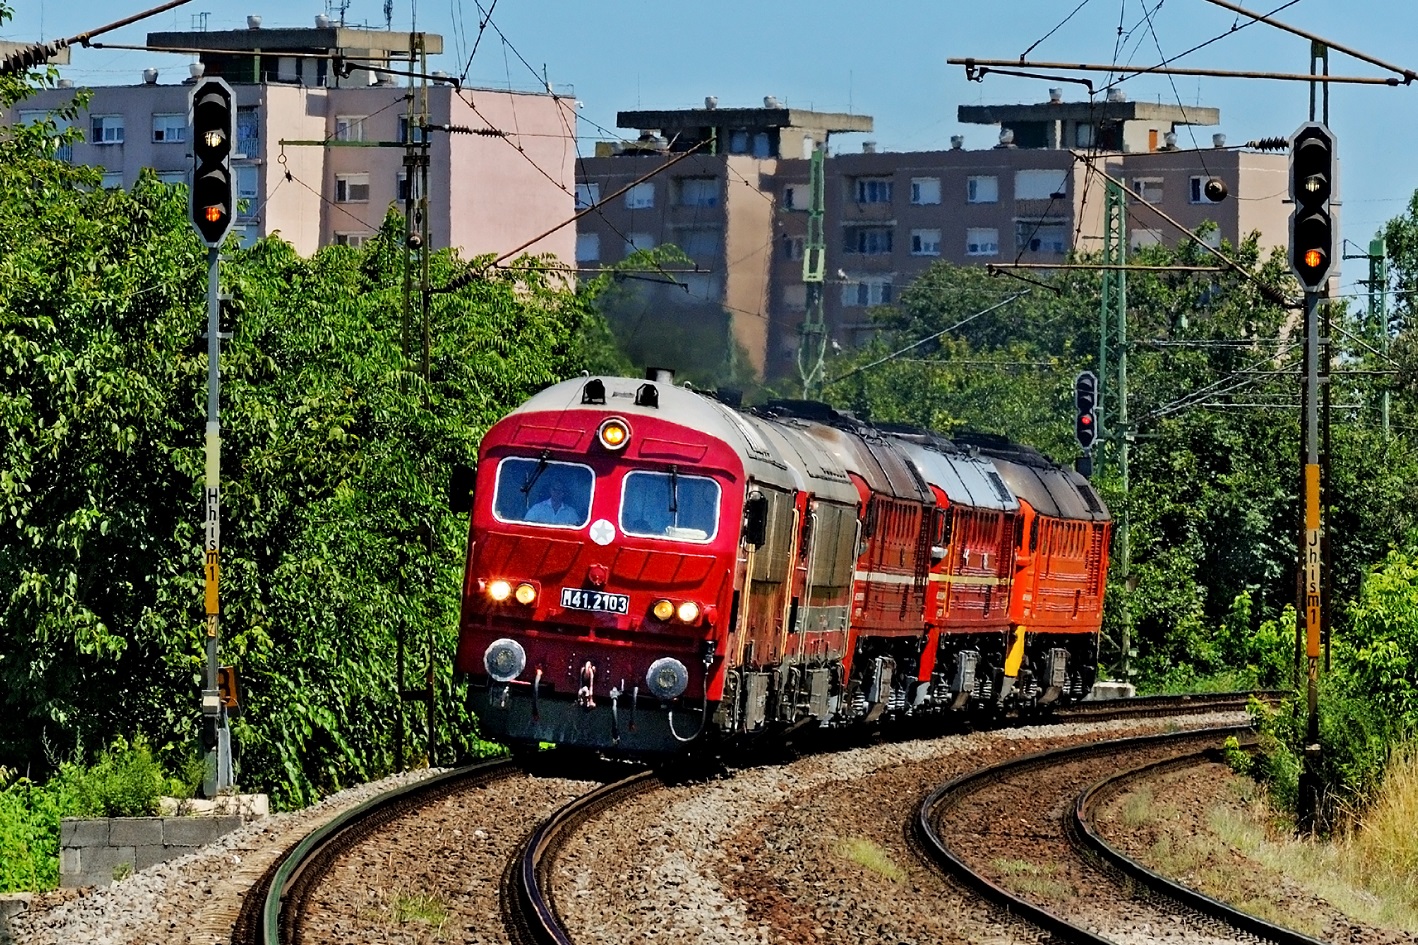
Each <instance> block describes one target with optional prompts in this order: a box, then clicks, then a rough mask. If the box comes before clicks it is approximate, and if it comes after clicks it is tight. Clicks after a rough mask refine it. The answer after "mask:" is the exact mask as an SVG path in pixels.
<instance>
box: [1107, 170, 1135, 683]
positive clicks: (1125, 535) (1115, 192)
mask: <svg viewBox="0 0 1418 945" xmlns="http://www.w3.org/2000/svg"><path fill="white" fill-rule="evenodd" d="M1103 199H1104V204H1103V264H1104V265H1105V266H1107V267H1109V268H1107V269H1104V270H1103V304H1102V310H1101V312H1100V314H1099V322H1098V384H1099V396H1098V435H1099V436H1100V437H1101V438H1102V439H1103V440H1104V442H1111V443H1112V444H1113V446H1114V455H1115V456H1116V457H1117V462H1118V477H1119V479H1120V480H1121V485H1122V490H1123V502H1122V507H1121V508H1120V509H1119V510H1118V565H1119V567H1120V569H1121V570H1122V574H1123V599H1122V608H1121V611H1122V613H1121V616H1122V625H1123V626H1122V632H1121V635H1120V639H1119V643H1118V655H1119V666H1120V667H1121V671H1122V677H1123V681H1124V682H1127V681H1128V679H1129V678H1130V677H1131V676H1132V653H1133V650H1132V607H1131V602H1130V600H1129V596H1130V595H1131V593H1132V535H1131V530H1130V528H1129V524H1130V523H1129V513H1128V459H1129V456H1128V451H1129V447H1130V443H1131V437H1132V431H1131V430H1130V429H1129V427H1128V322H1127V309H1128V273H1127V256H1128V248H1127V197H1126V195H1125V194H1124V193H1123V188H1122V187H1121V186H1120V185H1119V184H1118V183H1117V182H1115V181H1113V180H1111V179H1110V180H1108V182H1107V185H1106V187H1105V189H1104V198H1103ZM1109 348H1112V349H1113V351H1114V352H1115V354H1116V371H1117V380H1116V383H1115V392H1114V394H1113V402H1114V405H1115V406H1114V411H1113V415H1112V417H1111V418H1110V417H1109V416H1108V412H1107V409H1106V404H1107V402H1108V397H1107V394H1108V350H1109Z"/></svg>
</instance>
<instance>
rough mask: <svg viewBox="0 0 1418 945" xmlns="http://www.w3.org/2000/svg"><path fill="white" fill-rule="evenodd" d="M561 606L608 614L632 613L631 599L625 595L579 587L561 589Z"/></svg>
mask: <svg viewBox="0 0 1418 945" xmlns="http://www.w3.org/2000/svg"><path fill="white" fill-rule="evenodd" d="M561 606H563V607H565V608H567V609H568V610H596V611H600V612H602V613H607V614H628V613H630V598H629V597H628V596H627V595H625V594H607V593H605V592H604V591H583V590H581V589H580V588H577V587H563V588H562V589H561Z"/></svg>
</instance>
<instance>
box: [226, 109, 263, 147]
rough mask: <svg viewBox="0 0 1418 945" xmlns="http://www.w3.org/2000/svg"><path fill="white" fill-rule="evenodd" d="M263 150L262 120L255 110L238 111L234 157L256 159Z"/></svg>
mask: <svg viewBox="0 0 1418 945" xmlns="http://www.w3.org/2000/svg"><path fill="white" fill-rule="evenodd" d="M260 150H261V120H260V118H259V117H257V115H256V109H254V108H241V107H239V106H238V107H237V109H236V153H235V154H233V155H232V157H238V158H240V157H256V156H257V155H258V153H259V152H260Z"/></svg>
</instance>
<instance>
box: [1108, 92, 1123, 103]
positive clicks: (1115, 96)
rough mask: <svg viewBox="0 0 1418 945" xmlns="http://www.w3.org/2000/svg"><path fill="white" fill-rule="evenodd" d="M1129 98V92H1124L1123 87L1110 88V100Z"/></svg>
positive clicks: (1119, 100)
mask: <svg viewBox="0 0 1418 945" xmlns="http://www.w3.org/2000/svg"><path fill="white" fill-rule="evenodd" d="M1127 100H1128V94H1127V93H1126V92H1124V91H1123V90H1122V89H1109V90H1108V101H1110V102H1126V101H1127Z"/></svg>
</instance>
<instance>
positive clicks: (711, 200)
mask: <svg viewBox="0 0 1418 945" xmlns="http://www.w3.org/2000/svg"><path fill="white" fill-rule="evenodd" d="M679 205H680V206H681V207H717V206H718V205H719V181H718V180H716V179H715V178H713V177H681V178H680V179H679ZM686 252H687V250H686Z"/></svg>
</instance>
